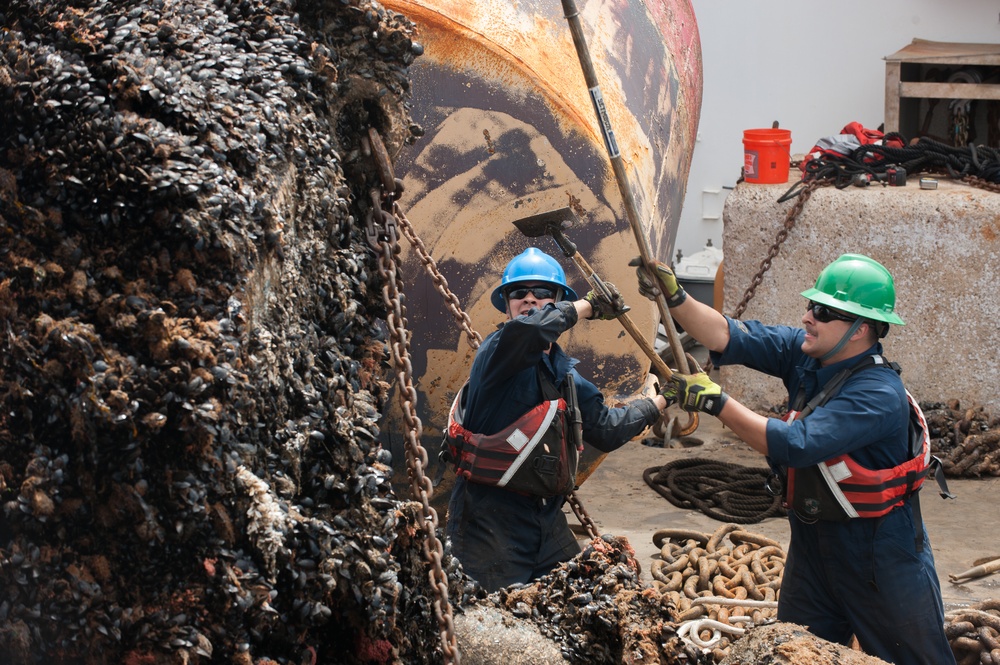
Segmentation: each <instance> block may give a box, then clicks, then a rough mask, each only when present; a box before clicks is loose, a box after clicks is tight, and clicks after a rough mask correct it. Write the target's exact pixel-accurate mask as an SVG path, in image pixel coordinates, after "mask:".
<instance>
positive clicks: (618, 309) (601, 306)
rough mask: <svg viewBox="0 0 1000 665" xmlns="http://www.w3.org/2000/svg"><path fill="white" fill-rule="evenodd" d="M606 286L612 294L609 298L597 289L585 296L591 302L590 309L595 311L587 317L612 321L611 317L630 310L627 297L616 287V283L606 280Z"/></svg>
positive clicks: (614, 317) (616, 316) (613, 317)
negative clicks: (626, 302) (623, 296)
mask: <svg viewBox="0 0 1000 665" xmlns="http://www.w3.org/2000/svg"><path fill="white" fill-rule="evenodd" d="M604 286H605V287H607V289H608V292H609V293H610V294H611V298H608V297H607V296H606V295H604V294H603V293H601V292H600V291H598V290H597V289H594V290H592V291H590V292H588V293H587V295H586V296H584V298H583V299H584V300H586V301H587V302H588V303H590V309H591V310H592V312H593V313H592V314H591V315H590V316H588V317H587V318H588V319H598V320H600V321H610V320H611V319H617V318H618V317H619V316H621V315H622V314H624V313H625V312H627V311H628V310H629V307H628V306H627V305H626V304H625V299H624V298H622V294H621V292H620V291H619V290H618V289H617V288H616V287H615V285H614V284H612V283H611V282H604Z"/></svg>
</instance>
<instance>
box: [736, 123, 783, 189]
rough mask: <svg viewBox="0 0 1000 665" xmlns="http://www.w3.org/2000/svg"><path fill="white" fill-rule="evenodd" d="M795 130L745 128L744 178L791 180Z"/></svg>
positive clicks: (769, 181) (770, 181) (769, 180)
mask: <svg viewBox="0 0 1000 665" xmlns="http://www.w3.org/2000/svg"><path fill="white" fill-rule="evenodd" d="M791 145H792V132H791V130H789V129H746V130H744V131H743V178H744V180H746V181H747V182H756V183H760V184H774V183H782V182H788V165H789V163H790V162H791V150H790V146H791Z"/></svg>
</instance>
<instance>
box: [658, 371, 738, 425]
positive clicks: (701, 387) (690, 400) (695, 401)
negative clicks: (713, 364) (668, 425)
mask: <svg viewBox="0 0 1000 665" xmlns="http://www.w3.org/2000/svg"><path fill="white" fill-rule="evenodd" d="M670 382H671V383H672V384H673V385H674V386H675V388H676V390H677V398H678V402H679V404H680V405H681V408H682V409H684V410H685V411H703V412H705V413H707V414H708V415H710V416H717V415H719V412H720V411H722V406H723V405H724V404H725V403H726V400H727V399H729V395H727V394H726V393H724V392H722V388H721V387H719V384H717V383H715V382H714V381H712V380H711V379H710V378H708V374H706V373H705V372H697V373H695V374H678V373H677V372H674V374H673V375H672V376H671V377H670Z"/></svg>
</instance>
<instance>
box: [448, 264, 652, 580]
mask: <svg viewBox="0 0 1000 665" xmlns="http://www.w3.org/2000/svg"><path fill="white" fill-rule="evenodd" d="M608 287H609V290H610V291H611V298H610V299H608V298H605V297H604V296H602V295H601V294H598V293H596V292H594V291H591V292H589V293H588V294H587V295H586V296H585V297H583V298H578V297H577V294H576V292H575V291H574V290H573V289H572V288H571V287H570V286H569V285H568V284H567V283H566V275H565V273H564V272H563V269H562V267H561V266H560V265H559V263H558V261H556V260H555V259H554V258H552V257H551V256H549V255H547V254H545V253H544V252H542V251H541V250H538V249H536V248H534V247H529V248H528V249H526V250H525V251H524V252H523V253H521V254H519V255H518V256H516V257H514V258H513V259H512V260H511V261H510V262H509V263H508V264H507V267H506V269H505V270H504V272H503V278H502V279H501V281H500V285H499V286H497V287H496V289H494V291H493V294H492V297H491V302H492V303H493V305H494V306H495V307H496V308H497V310H499V311H501V312H503V313H504V314H506V315H507V319H508V320H507V321H506V322H505V323H503V324H502V325H501V326H500V328H499V329H498V330H496V331H495V332H493V333H492V334H490V335H489V336H488V337H487V338H486V339H485V340H483V343H482V344H481V345H480V347H479V349H478V351H477V352H476V357H475V359H474V360H473V363H472V369H471V372H470V374H469V380H468V382H467V383H466V385H465V386H464V387H463V389H462V390H461V391H460V393H459V396H458V397H456V399H455V403H454V405H453V406H452V410H451V413H450V415H449V422H448V430H447V433H446V437H445V444H444V455H445V458H446V459H448V460H449V461H450V462H452V463H453V464H454V465H455V471H456V480H455V486H454V489H453V491H452V495H451V500H450V503H449V505H448V520H447V537H448V539H449V540H450V542H451V548H452V553H453V554H454V555H455V556H456V557H458V559H459V560H460V561H461V562H462V566H463V568H464V570H465V572H466V573H468V575H469V576H470V577H472V578H474V579H475V580H477V581H478V582H479V583H480V584H481V585H482V586H483V587H484V588H485V589H486V590H487V591H490V592H492V591H495V590H497V589H499V588H502V587H505V586H509V585H511V584H517V583H526V582H530V581H531V580H534V579H536V578H538V577H540V576H542V575H544V574H546V573H548V572H549V571H551V570H552V569H553V568H554V567H555V566H557V565H558V564H559V563H561V562H563V561H567V560H569V559H570V558H572V557H573V556H575V555H576V554H578V553H579V552H580V546H579V545H578V544H577V542H576V538H575V537H574V535H573V532H572V531H571V530H570V528H569V524H568V523H567V521H566V516H565V514H564V513H563V510H562V508H563V504H564V503H565V501H566V496H567V495H568V494H569V493H570V492H572V491H573V489H574V487H575V481H576V467H577V463H578V460H579V454H580V451H581V449H582V447H583V441H584V440H586V441H587V442H588V443H589V444H591V445H593V446H594V447H596V448H597V449H599V450H601V451H604V452H610V451H612V450H615V449H617V448H619V447H621V446H623V445H624V444H625V443H627V442H628V441H629V440H630V439H632V438H634V437H635V436H637V435H638V434H640V433H641V432H642V431H643V430H644V429H646V427H648V426H649V425H651V424H653V423H655V422H656V421H657V420H658V419H659V418H660V412H661V411H662V410H663V409H665V408H666V407H667V400H666V399H665V398H664V397H663V396H662V395H656V396H655V397H653V398H644V399H640V400H636V401H633V402H632V403H630V404H629V405H628V406H625V407H618V408H612V407H609V406H607V405H606V404H605V403H604V398H603V396H602V394H601V392H600V391H599V390H598V389H597V387H596V386H594V384H592V383H591V382H590V381H588V380H587V379H585V378H583V377H582V376H581V375H580V373H579V372H578V371H577V369H576V365H577V361H576V360H575V359H574V358H571V357H570V356H569V355H567V354H566V352H565V351H564V350H563V349H562V347H561V346H560V345H559V344H558V339H559V336H560V335H561V334H562V333H564V332H565V331H566V330H568V329H569V328H571V327H573V326H574V325H576V324H577V322H578V321H579V320H581V319H598V320H610V319H614V318H616V316H618V315H620V314H621V313H622V312H624V311H625V309H624V307H623V305H622V300H621V294H620V293H618V291H617V289H615V288H614V286H613V285H610V284H608Z"/></svg>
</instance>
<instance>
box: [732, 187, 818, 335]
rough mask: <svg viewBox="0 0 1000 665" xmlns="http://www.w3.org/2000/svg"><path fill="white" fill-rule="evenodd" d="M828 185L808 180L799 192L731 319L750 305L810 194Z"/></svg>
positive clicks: (737, 316) (738, 316) (736, 317)
mask: <svg viewBox="0 0 1000 665" xmlns="http://www.w3.org/2000/svg"><path fill="white" fill-rule="evenodd" d="M828 184H830V183H829V181H826V180H820V179H815V180H810V181H809V183H808V184H807V185H806V186H805V187H803V188H802V189H801V190H800V191H799V193H798V197H797V200H796V201H795V205H793V206H792V207H791V208H789V209H788V213H787V214H786V215H785V223H784V225H783V226H782V227H781V229H780V230H779V231H778V233H777V234H776V235H775V236H774V243H773V244H772V245H771V248H770V249H769V250H768V252H767V257H766V258H765V259H764V260H763V261H761V262H760V268H759V269H758V270H757V274H756V275H754V277H753V279H752V280H751V281H750V286H748V287H747V289H746V291H744V292H743V300H741V301H740V304H739V305H737V306H736V309H735V310H734V312H733V315H732V317H733V318H734V319H738V318H740V316H742V315H743V312H745V311H746V308H747V305H749V304H750V301H751V300H752V299H753V297H754V294H755V293H756V292H757V287H758V286H760V284H761V282H763V281H764V273H766V272H767V271H768V270H770V269H771V262H772V261H773V260H774V258H775V257H776V256H778V252H779V251H780V250H781V244H782V243H783V242H785V239H786V238H788V234H789V232H791V230H792V228H793V227H794V226H795V221H796V220H797V219H798V217H799V215H800V214H801V213H802V207H803V206H804V205H805V204H806V201H808V200H809V197H810V196H812V193H813V192H814V191H816V189H818V188H819V187H821V186H823V185H828Z"/></svg>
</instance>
